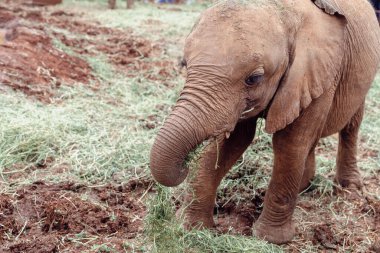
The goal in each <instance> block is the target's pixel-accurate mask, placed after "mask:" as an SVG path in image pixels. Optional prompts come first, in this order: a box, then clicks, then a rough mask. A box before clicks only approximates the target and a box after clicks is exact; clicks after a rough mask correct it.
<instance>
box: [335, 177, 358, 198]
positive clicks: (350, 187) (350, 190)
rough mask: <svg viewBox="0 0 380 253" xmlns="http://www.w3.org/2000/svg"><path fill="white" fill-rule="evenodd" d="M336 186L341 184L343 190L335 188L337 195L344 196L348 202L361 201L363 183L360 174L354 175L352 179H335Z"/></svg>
mask: <svg viewBox="0 0 380 253" xmlns="http://www.w3.org/2000/svg"><path fill="white" fill-rule="evenodd" d="M334 182H335V183H336V184H339V185H340V186H341V187H342V188H339V187H335V193H336V194H340V195H343V197H344V198H345V199H348V200H360V199H362V198H363V196H362V188H363V181H362V179H361V177H360V173H359V172H357V173H354V174H353V175H351V176H350V177H348V176H346V177H342V176H340V177H339V176H336V177H335V179H334Z"/></svg>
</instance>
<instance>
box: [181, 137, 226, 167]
mask: <svg viewBox="0 0 380 253" xmlns="http://www.w3.org/2000/svg"><path fill="white" fill-rule="evenodd" d="M231 133H232V131H229V130H225V131H223V132H221V133H219V134H214V135H211V136H209V137H208V138H206V139H205V140H204V141H203V142H201V143H200V144H199V145H198V146H196V147H195V148H194V149H193V150H191V151H190V152H189V153H188V154H187V156H186V157H185V159H184V162H183V166H184V168H188V169H190V171H196V169H197V168H198V161H199V159H200V158H201V155H202V153H203V152H204V151H205V149H206V148H207V147H208V146H210V145H215V147H216V155H217V157H216V162H215V169H217V168H218V161H219V160H220V159H219V158H220V157H219V156H220V154H219V151H220V148H221V146H222V142H223V141H224V140H227V139H229V138H230V135H231ZM194 169H195V170H194Z"/></svg>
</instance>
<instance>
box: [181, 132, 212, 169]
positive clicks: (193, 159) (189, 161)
mask: <svg viewBox="0 0 380 253" xmlns="http://www.w3.org/2000/svg"><path fill="white" fill-rule="evenodd" d="M212 139H213V138H212V137H209V138H207V139H205V140H204V141H203V142H201V143H200V144H199V145H198V146H196V147H195V148H194V149H193V150H191V151H190V152H189V153H188V154H187V156H186V157H185V159H184V161H183V167H184V168H188V169H193V167H195V168H197V166H198V161H199V159H200V157H201V154H202V153H203V151H204V150H205V148H206V147H207V146H208V145H210V144H211V142H212Z"/></svg>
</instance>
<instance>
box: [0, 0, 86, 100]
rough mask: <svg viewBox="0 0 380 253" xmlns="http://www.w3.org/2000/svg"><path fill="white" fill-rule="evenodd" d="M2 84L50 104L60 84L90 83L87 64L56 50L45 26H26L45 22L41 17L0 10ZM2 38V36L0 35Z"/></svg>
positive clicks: (27, 13) (29, 13) (0, 79)
mask: <svg viewBox="0 0 380 253" xmlns="http://www.w3.org/2000/svg"><path fill="white" fill-rule="evenodd" d="M0 17H1V20H0V27H3V33H4V34H5V36H3V40H2V42H1V40H0V66H1V71H0V83H1V84H2V85H6V86H9V87H11V88H13V89H17V90H21V91H23V92H24V93H25V94H27V95H30V96H35V97H37V98H38V99H39V100H41V101H44V102H49V101H50V99H51V97H52V96H54V94H55V90H56V88H58V87H59V86H60V85H61V84H75V83H88V82H89V80H90V79H92V75H91V68H90V66H89V65H88V63H87V62H86V61H84V60H83V59H80V58H78V57H75V56H72V55H68V54H67V53H65V52H63V51H61V50H59V49H57V48H55V46H54V45H53V40H52V39H51V38H50V37H49V32H48V30H47V28H46V27H45V26H42V25H35V24H33V25H32V24H31V23H27V24H26V22H25V20H42V17H41V13H39V12H35V11H30V12H25V11H24V10H20V9H12V10H11V9H7V8H4V7H1V6H0ZM0 36H1V34H0Z"/></svg>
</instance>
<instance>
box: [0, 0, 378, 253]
mask: <svg viewBox="0 0 380 253" xmlns="http://www.w3.org/2000/svg"><path fill="white" fill-rule="evenodd" d="M78 17H80V14H78V13H70V12H66V11H64V10H59V11H54V12H50V11H49V10H47V9H41V10H36V9H35V8H30V7H27V6H22V5H7V6H5V5H2V4H0V36H2V40H0V83H1V84H2V86H0V92H2V91H4V90H5V88H4V87H8V88H11V89H14V90H20V91H22V92H23V93H25V94H26V95H27V96H29V97H30V98H31V99H38V100H39V101H42V102H44V103H50V102H52V101H55V100H56V99H57V97H56V96H57V93H56V92H57V89H58V88H59V87H61V86H62V85H73V84H78V85H84V86H88V87H90V88H92V89H96V87H97V86H98V85H100V82H101V80H99V79H98V78H97V77H96V76H94V75H93V74H92V67H91V65H90V64H89V63H88V62H87V61H86V58H87V57H91V56H93V55H96V54H99V53H101V54H103V55H104V56H105V57H106V60H107V61H108V62H109V63H111V64H112V65H113V66H114V67H115V68H116V69H118V70H119V71H121V72H124V73H125V74H126V76H133V75H134V73H135V72H137V71H138V72H139V73H143V74H144V76H145V77H146V78H147V79H150V80H165V79H167V78H171V77H173V76H174V75H176V72H178V70H177V67H176V64H175V61H169V60H163V59H161V60H156V58H155V57H157V56H159V55H160V54H162V52H163V50H165V49H164V48H163V47H162V43H157V42H152V41H149V40H148V39H146V38H142V37H138V36H135V35H133V34H132V31H131V32H130V33H128V32H126V31H125V30H119V29H115V28H108V27H104V26H102V25H101V24H100V23H97V22H96V21H94V22H92V23H85V22H83V21H80V20H78V19H77V18H78ZM146 22H147V23H149V24H151V25H160V23H159V22H158V21H155V20H149V19H147V21H146ZM64 30H69V31H70V32H72V33H76V34H79V35H81V36H76V37H75V38H74V37H71V36H70V35H69V34H67V33H65V32H64ZM78 37H80V38H79V39H78ZM62 47H65V49H69V50H71V51H72V52H74V54H68V53H66V52H67V50H62ZM152 67H155V69H158V71H157V72H152ZM177 74H178V73H177ZM148 127H149V128H154V127H155V126H148ZM366 155H368V156H373V155H374V154H372V153H371V154H366ZM376 155H377V154H376ZM243 176H244V175H243V174H236V175H230V177H234V178H240V177H243ZM364 182H365V188H364V193H362V194H361V195H360V196H356V197H355V198H352V199H350V198H347V196H346V194H345V193H344V191H342V190H339V189H338V190H336V192H335V193H333V194H325V193H324V192H322V191H320V190H311V191H309V192H306V193H304V194H303V195H301V196H300V198H299V202H298V204H297V208H296V215H295V217H296V220H297V224H298V225H299V227H298V228H297V234H296V238H295V240H294V241H293V242H292V243H289V244H288V245H285V250H287V251H288V252H299V248H301V245H304V244H305V243H311V244H312V245H313V246H316V247H317V248H318V249H319V250H318V251H319V252H343V251H344V249H345V248H347V247H351V248H355V247H356V248H357V251H355V252H376V253H378V252H380V232H379V231H380V201H379V200H378V199H376V198H374V197H373V195H371V194H369V193H371V192H372V193H374V192H376V191H378V189H379V185H380V174H379V173H378V174H377V175H375V176H372V177H367V178H365V179H364ZM151 188H152V182H151V181H150V180H140V181H129V182H127V183H126V184H124V185H113V184H111V183H110V184H107V185H105V186H104V185H103V186H94V185H81V184H77V183H75V182H61V183H56V184H53V183H47V182H44V181H36V182H34V183H33V184H30V185H26V186H21V187H19V188H18V189H17V191H15V192H12V193H2V194H0V252H32V253H33V252H36V253H37V252H61V251H63V250H64V251H65V252H80V251H81V250H83V249H88V247H89V246H90V247H91V246H94V247H95V248H93V249H94V251H98V252H108V251H107V248H96V246H97V245H107V244H112V245H115V249H116V250H118V251H120V252H128V251H129V250H130V247H131V246H130V245H129V244H128V240H133V239H134V238H136V237H138V236H140V235H141V234H142V232H143V220H144V216H145V214H146V212H147V210H146V206H145V204H144V203H143V201H142V198H143V197H144V196H145V195H146V194H147V192H150V191H151ZM236 192H239V194H240V195H241V196H243V200H242V201H240V202H238V203H237V202H233V201H228V199H229V198H228V196H231V195H232V194H236ZM219 195H223V198H219V199H218V200H217V206H218V207H217V208H215V215H216V221H217V230H218V232H219V233H227V232H228V233H232V234H238V235H245V236H251V235H252V232H251V227H252V225H253V223H254V222H255V220H256V219H257V218H258V217H259V215H260V213H261V211H262V204H263V198H264V196H265V189H228V190H227V189H225V190H222V192H221V193H220V194H219ZM316 200H317V201H316ZM343 216H344V217H345V219H341V217H343ZM363 245H364V246H363Z"/></svg>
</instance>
